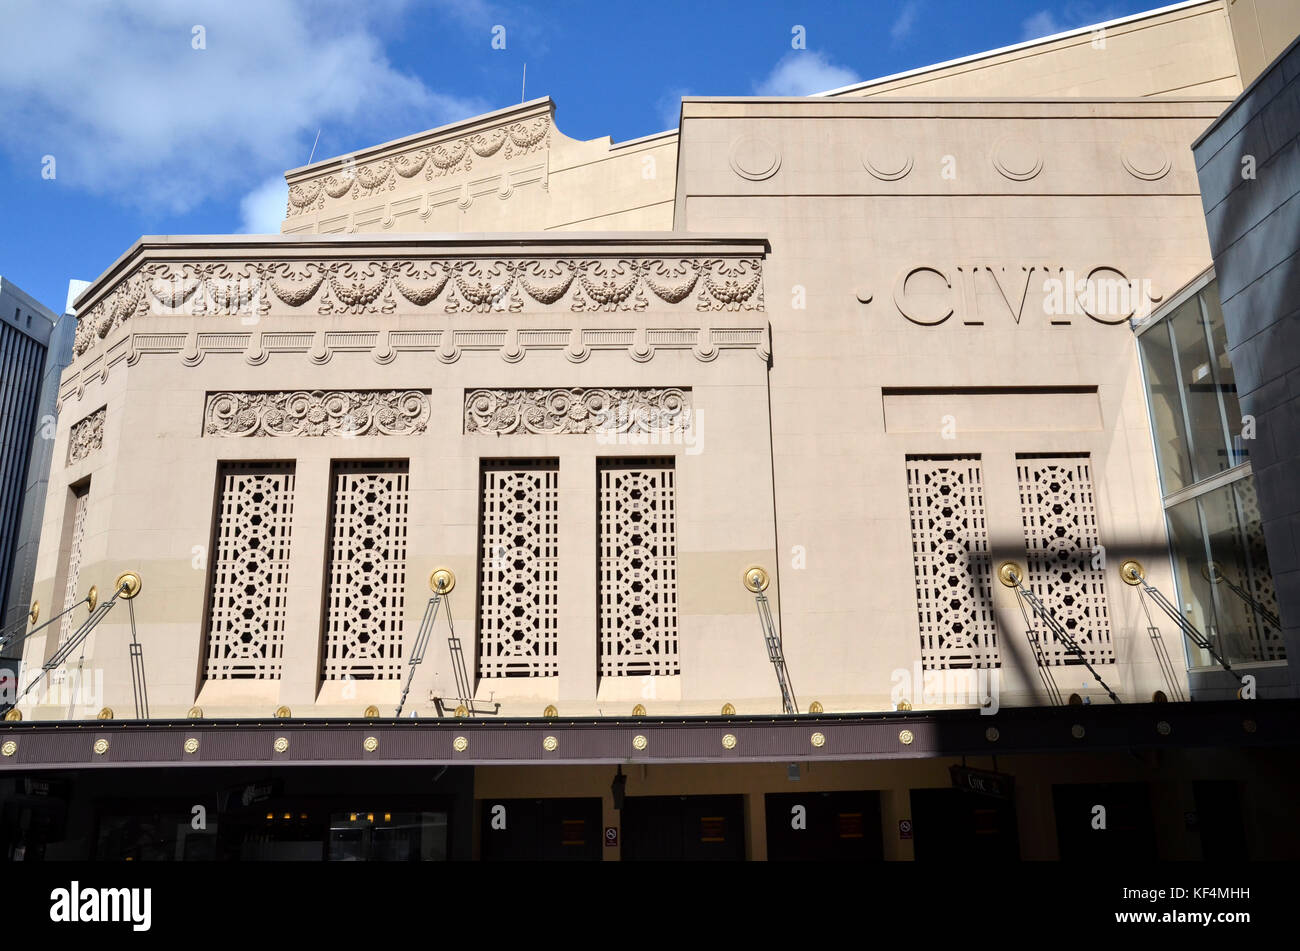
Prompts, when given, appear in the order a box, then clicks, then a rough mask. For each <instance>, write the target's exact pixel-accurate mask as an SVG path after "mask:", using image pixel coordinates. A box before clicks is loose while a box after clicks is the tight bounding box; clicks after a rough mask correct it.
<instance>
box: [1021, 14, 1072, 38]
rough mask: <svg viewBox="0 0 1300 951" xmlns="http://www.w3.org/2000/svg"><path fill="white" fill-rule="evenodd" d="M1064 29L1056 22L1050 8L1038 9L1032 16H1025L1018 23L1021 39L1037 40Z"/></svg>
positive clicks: (1062, 31)
mask: <svg viewBox="0 0 1300 951" xmlns="http://www.w3.org/2000/svg"><path fill="white" fill-rule="evenodd" d="M1065 30H1066V27H1063V26H1061V24H1060V23H1059V22H1057V19H1056V17H1054V16H1053V15H1052V11H1051V10H1039V11H1038V12H1037V13H1035V14H1034V15H1033V16H1029V17H1026V18H1025V20H1024V22H1022V23H1021V24H1020V38H1021V39H1022V40H1037V39H1041V38H1042V37H1044V36H1052V35H1053V34H1056V33H1064V32H1065Z"/></svg>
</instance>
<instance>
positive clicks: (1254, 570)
mask: <svg viewBox="0 0 1300 951" xmlns="http://www.w3.org/2000/svg"><path fill="white" fill-rule="evenodd" d="M1233 489H1234V493H1235V494H1236V496H1237V498H1238V499H1240V500H1241V515H1242V525H1241V531H1242V535H1243V536H1244V541H1245V545H1244V547H1245V549H1246V554H1247V557H1248V558H1249V564H1250V567H1249V577H1248V578H1246V579H1244V580H1245V581H1246V584H1245V585H1244V587H1245V588H1246V591H1247V592H1248V593H1249V594H1250V596H1251V597H1252V598H1254V599H1255V602H1256V603H1257V604H1259V606H1260V607H1262V608H1264V609H1265V610H1266V611H1268V612H1269V613H1271V614H1272V615H1273V616H1274V617H1276V616H1277V614H1278V610H1277V588H1276V586H1275V585H1274V583H1273V572H1272V570H1271V568H1270V566H1269V563H1268V548H1267V546H1266V545H1265V542H1264V526H1263V524H1262V522H1261V521H1260V512H1259V498H1258V497H1257V496H1256V494H1255V479H1254V477H1253V476H1251V477H1247V478H1245V479H1242V480H1240V481H1239V482H1234V483H1233ZM1233 514H1234V516H1235V514H1236V513H1233ZM1234 580H1235V579H1234ZM1225 597H1236V595H1233V594H1231V593H1230V592H1229V593H1227V594H1225ZM1249 613H1250V615H1251V617H1252V618H1253V619H1254V623H1255V630H1254V631H1252V632H1251V633H1252V641H1253V643H1252V644H1251V645H1250V646H1251V655H1252V659H1254V660H1261V661H1264V660H1286V644H1285V643H1284V642H1283V640H1282V632H1281V631H1279V630H1278V629H1277V628H1275V627H1274V626H1273V625H1272V624H1269V623H1268V622H1267V621H1265V620H1264V619H1263V618H1262V617H1260V616H1259V615H1258V614H1256V613H1255V612H1254V611H1253V610H1252V611H1250V612H1249Z"/></svg>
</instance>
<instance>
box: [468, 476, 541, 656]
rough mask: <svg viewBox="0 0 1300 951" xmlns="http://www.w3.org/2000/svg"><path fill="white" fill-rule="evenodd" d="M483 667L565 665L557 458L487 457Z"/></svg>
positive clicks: (483, 524) (483, 522) (483, 517)
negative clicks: (562, 661)
mask: <svg viewBox="0 0 1300 951" xmlns="http://www.w3.org/2000/svg"><path fill="white" fill-rule="evenodd" d="M481 486H482V488H481V499H480V504H481V532H480V536H479V537H480V552H479V577H480V582H479V673H480V674H481V675H482V676H484V677H553V676H555V675H556V674H558V673H559V596H560V583H559V565H560V554H559V546H560V537H559V536H560V531H559V507H560V471H559V466H558V463H556V462H555V461H554V460H506V461H500V460H484V461H483V468H482V482H481Z"/></svg>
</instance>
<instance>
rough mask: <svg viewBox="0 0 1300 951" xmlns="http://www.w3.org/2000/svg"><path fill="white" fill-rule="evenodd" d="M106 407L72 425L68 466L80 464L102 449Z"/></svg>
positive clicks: (106, 413)
mask: <svg viewBox="0 0 1300 951" xmlns="http://www.w3.org/2000/svg"><path fill="white" fill-rule="evenodd" d="M107 415H108V407H106V406H101V407H100V408H99V409H97V410H95V412H93V413H91V414H90V415H89V416H87V417H86V418H85V419H83V420H80V421H79V422H76V423H73V424H72V432H71V433H70V438H69V439H68V464H69V465H71V464H72V463H74V462H80V461H81V460H82V459H85V458H86V457H87V456H89V455H91V454H92V453H95V452H99V450H100V449H103V448H104V418H105V417H106V416H107Z"/></svg>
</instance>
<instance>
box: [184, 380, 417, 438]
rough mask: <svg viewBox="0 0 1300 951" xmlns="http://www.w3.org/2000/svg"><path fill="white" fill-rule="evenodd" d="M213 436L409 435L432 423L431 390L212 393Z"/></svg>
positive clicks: (208, 418)
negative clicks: (429, 391) (430, 413)
mask: <svg viewBox="0 0 1300 951" xmlns="http://www.w3.org/2000/svg"><path fill="white" fill-rule="evenodd" d="M204 419H205V424H204V427H203V432H204V435H207V436H343V437H349V436H377V435H378V436H409V435H414V434H416V433H422V432H424V430H425V427H426V426H427V425H428V423H429V393H428V391H427V390H312V391H307V390H281V391H268V392H254V393H235V392H224V393H209V394H208V401H207V409H206V410H205V411H204Z"/></svg>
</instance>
